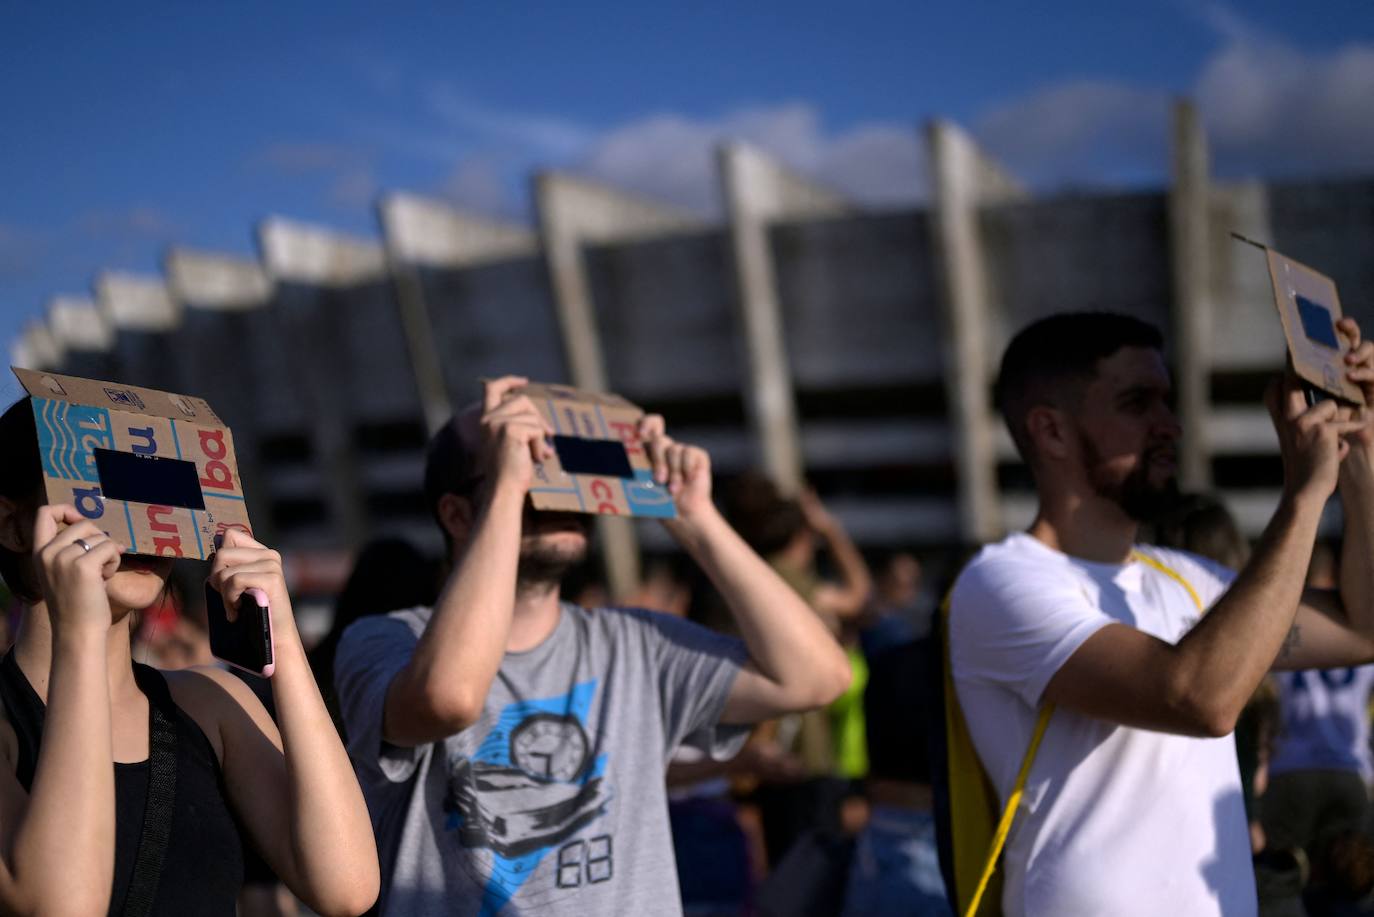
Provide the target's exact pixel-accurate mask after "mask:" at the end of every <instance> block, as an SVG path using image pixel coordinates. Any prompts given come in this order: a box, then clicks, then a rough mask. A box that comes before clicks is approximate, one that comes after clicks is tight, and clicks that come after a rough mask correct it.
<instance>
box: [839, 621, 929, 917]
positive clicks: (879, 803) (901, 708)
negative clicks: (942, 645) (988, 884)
mask: <svg viewBox="0 0 1374 917" xmlns="http://www.w3.org/2000/svg"><path fill="white" fill-rule="evenodd" d="M937 653H938V650H937V648H936V647H935V646H934V645H933V638H932V637H930V636H926V637H923V638H921V639H920V640H912V641H908V642H906V643H903V644H900V645H898V646H894V647H890V648H888V649H885V650H882V651H881V652H879V653H877V654H876V655H874V656H873V657H872V658H871V659H870V660H869V677H868V689H867V690H866V691H865V692H864V699H863V704H864V720H865V723H866V726H867V736H868V780H867V782H866V785H865V791H866V793H867V797H868V802H869V807H870V816H869V819H868V823H867V824H866V825H865V826H864V828H863V830H862V831H861V832H860V833H859V835H858V838H857V839H856V841H855V844H854V852H853V855H852V857H851V859H850V866H849V875H848V880H847V882H846V885H845V893H844V904H843V909H842V911H841V915H842V917H949V914H950V909H949V902H948V900H947V898H946V895H945V881H944V877H943V876H942V875H941V874H940V859H939V852H938V850H937V845H936V838H935V816H934V812H933V800H932V790H931V772H930V760H929V753H928V751H927V748H928V745H929V741H928V736H929V732H930V730H931V729H932V728H935V727H934V725H933V724H934V723H935V722H937V720H936V719H935V718H934V717H932V716H931V705H932V704H936V703H938V702H939V693H938V691H937V690H936V685H937V683H938V676H939V672H938V671H936V670H933V669H932V665H931V664H932V662H934V660H936V659H937V658H938V655H937Z"/></svg>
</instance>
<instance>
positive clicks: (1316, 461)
mask: <svg viewBox="0 0 1374 917" xmlns="http://www.w3.org/2000/svg"><path fill="white" fill-rule="evenodd" d="M1266 401H1267V404H1268V406H1269V409H1270V413H1271V415H1272V416H1273V418H1274V425H1275V428H1276V429H1277V431H1278V435H1279V447H1280V451H1281V452H1282V454H1283V465H1284V490H1283V496H1282V498H1281V499H1280V501H1279V507H1278V509H1277V510H1276V511H1275V513H1274V517H1273V519H1271V520H1270V522H1269V525H1268V527H1267V528H1266V529H1265V532H1264V535H1263V537H1262V538H1261V539H1260V544H1259V546H1258V547H1257V549H1256V550H1255V553H1254V554H1253V556H1252V557H1251V558H1250V561H1249V562H1248V563H1247V564H1246V565H1245V568H1244V569H1243V570H1242V571H1241V572H1240V575H1239V576H1237V578H1236V580H1235V582H1234V583H1233V584H1232V586H1231V588H1230V589H1228V590H1227V592H1226V594H1225V595H1224V596H1222V597H1221V599H1220V600H1218V601H1217V603H1216V605H1215V606H1214V607H1213V608H1212V609H1211V610H1210V611H1208V613H1207V614H1206V615H1204V616H1203V618H1202V620H1201V621H1200V622H1199V623H1198V624H1197V626H1195V627H1194V628H1193V629H1192V630H1191V631H1189V632H1188V634H1186V635H1185V636H1184V637H1183V638H1182V639H1181V640H1179V642H1178V643H1177V644H1169V643H1167V642H1165V641H1163V640H1160V639H1158V638H1156V637H1153V636H1151V635H1149V634H1146V633H1144V632H1142V631H1139V630H1136V629H1135V628H1132V627H1128V626H1126V625H1124V624H1109V625H1107V626H1106V627H1103V628H1102V629H1101V630H1099V631H1098V632H1097V633H1095V634H1093V635H1092V636H1091V637H1089V638H1088V639H1087V640H1085V641H1084V642H1083V645H1082V646H1080V647H1079V648H1078V649H1077V650H1075V651H1074V653H1073V655H1071V656H1070V657H1069V659H1068V660H1067V661H1066V662H1065V663H1064V665H1062V666H1061V667H1060V668H1059V670H1058V671H1057V672H1056V673H1055V675H1054V676H1053V677H1052V678H1051V679H1050V681H1049V683H1048V684H1047V685H1046V688H1045V692H1044V698H1045V700H1047V701H1049V702H1052V703H1055V704H1058V705H1061V706H1064V707H1067V708H1069V709H1072V710H1074V711H1076V712H1078V713H1082V714H1085V715H1087V716H1093V717H1098V718H1100V719H1105V720H1109V721H1112V722H1117V723H1121V724H1124V725H1128V726H1138V727H1142V728H1146V729H1156V730H1160V731H1163V732H1172V733H1179V734H1183V735H1206V736H1220V735H1226V734H1227V733H1229V732H1231V731H1232V730H1233V729H1234V728H1235V722H1236V718H1237V717H1239V715H1240V711H1241V709H1242V708H1243V707H1244V705H1245V702H1246V700H1248V699H1249V697H1250V694H1251V693H1252V692H1253V691H1254V689H1255V686H1256V685H1258V684H1259V682H1260V679H1262V678H1263V677H1264V674H1265V673H1266V672H1267V671H1268V670H1269V668H1270V667H1271V666H1272V665H1273V664H1274V660H1275V657H1277V656H1278V655H1279V653H1280V651H1281V649H1282V648H1283V645H1284V640H1285V638H1287V636H1288V634H1289V632H1290V629H1291V627H1292V625H1293V621H1294V616H1295V614H1296V612H1297V608H1298V604H1299V601H1300V600H1301V598H1302V595H1303V581H1304V578H1305V576H1306V573H1307V565H1308V562H1309V560H1310V558H1311V555H1312V545H1313V543H1314V542H1315V540H1316V537H1317V528H1318V524H1319V522H1320V520H1321V512H1322V507H1323V506H1324V505H1325V503H1326V500H1327V498H1328V497H1329V496H1330V495H1331V493H1332V491H1334V490H1335V487H1336V481H1337V475H1338V473H1339V470H1340V463H1341V459H1342V458H1343V457H1344V456H1345V453H1346V452H1347V450H1348V448H1349V447H1348V446H1347V445H1346V443H1345V442H1344V441H1343V439H1342V437H1343V436H1345V435H1348V434H1350V433H1352V432H1354V431H1356V430H1357V429H1360V428H1361V426H1362V424H1361V423H1360V422H1358V421H1353V420H1350V419H1349V418H1348V413H1347V412H1343V411H1342V410H1341V409H1339V408H1338V407H1337V405H1336V404H1335V403H1334V402H1331V401H1323V402H1320V403H1318V404H1317V405H1316V406H1314V407H1310V408H1308V407H1306V405H1305V403H1304V400H1303V394H1302V392H1301V390H1300V389H1299V388H1298V387H1297V386H1296V384H1295V382H1294V380H1292V379H1286V380H1285V383H1284V385H1283V386H1282V388H1281V390H1278V389H1277V388H1271V391H1270V394H1269V397H1268V398H1267V399H1266Z"/></svg>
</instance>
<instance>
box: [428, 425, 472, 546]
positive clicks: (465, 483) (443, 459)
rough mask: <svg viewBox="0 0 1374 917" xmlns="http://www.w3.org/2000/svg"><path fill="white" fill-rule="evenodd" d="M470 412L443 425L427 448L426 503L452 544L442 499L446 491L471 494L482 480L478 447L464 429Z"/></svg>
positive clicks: (446, 539)
mask: <svg viewBox="0 0 1374 917" xmlns="http://www.w3.org/2000/svg"><path fill="white" fill-rule="evenodd" d="M467 413H468V411H466V410H465V411H460V412H459V413H457V414H455V415H454V416H453V417H452V418H450V419H449V422H448V423H446V424H444V425H443V426H442V427H440V428H439V430H438V432H436V433H435V434H434V435H433V436H432V437H430V440H429V446H428V447H426V449H425V504H426V505H427V506H429V511H430V512H431V513H433V514H434V521H435V523H436V524H437V525H438V526H439V531H441V532H443V535H444V543H445V544H448V543H449V534H448V530H447V529H446V528H444V522H443V520H442V519H441V518H440V517H439V500H440V498H442V497H443V496H444V494H457V495H458V496H460V497H471V496H472V495H473V494H474V493H475V492H476V491H477V487H478V485H479V484H481V482H482V476H481V473H480V472H479V471H478V463H477V458H478V456H477V449H476V447H475V445H473V444H470V443H469V442H468V441H467V438H466V437H465V435H464V432H463V429H462V428H463V421H464V419H465V416H466V414H467Z"/></svg>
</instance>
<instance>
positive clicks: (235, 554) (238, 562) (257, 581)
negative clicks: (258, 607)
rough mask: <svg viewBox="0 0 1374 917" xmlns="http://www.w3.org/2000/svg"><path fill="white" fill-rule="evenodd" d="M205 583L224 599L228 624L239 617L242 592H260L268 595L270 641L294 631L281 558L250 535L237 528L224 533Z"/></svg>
mask: <svg viewBox="0 0 1374 917" xmlns="http://www.w3.org/2000/svg"><path fill="white" fill-rule="evenodd" d="M207 581H208V582H209V583H210V585H211V586H213V587H214V588H215V590H216V591H217V592H219V594H220V596H221V597H222V598H223V599H224V610H225V614H226V616H227V617H228V618H229V620H230V621H233V620H235V619H236V618H237V617H238V608H239V599H240V598H242V597H243V594H244V592H246V591H247V590H249V589H261V590H262V591H263V592H264V593H266V595H267V603H268V606H269V609H270V611H269V613H270V614H271V616H272V634H273V638H274V639H277V638H279V637H280V636H282V635H284V634H287V633H292V634H294V633H295V632H296V617H295V615H294V614H292V613H291V596H290V595H288V594H287V591H286V575H285V574H284V573H283V572H282V565H281V555H280V554H278V553H277V552H276V551H273V550H272V549H271V548H269V547H267V546H266V545H264V544H261V543H260V542H257V541H254V540H253V538H252V536H251V535H248V534H246V533H244V532H243V531H241V530H239V529H232V528H231V529H226V530H225V532H224V541H223V543H222V544H221V545H220V547H219V550H217V551H215V557H214V560H213V561H212V562H211V564H210V575H209V577H208V578H207Z"/></svg>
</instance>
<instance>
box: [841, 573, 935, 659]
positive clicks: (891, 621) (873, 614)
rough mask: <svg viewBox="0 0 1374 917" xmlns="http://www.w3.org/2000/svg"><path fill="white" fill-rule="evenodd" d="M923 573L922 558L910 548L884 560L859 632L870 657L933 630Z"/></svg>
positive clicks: (932, 609)
mask: <svg viewBox="0 0 1374 917" xmlns="http://www.w3.org/2000/svg"><path fill="white" fill-rule="evenodd" d="M921 574H922V571H921V562H920V561H919V560H917V559H916V555H914V554H912V553H911V552H910V551H894V552H893V553H891V554H889V555H888V557H887V560H886V561H884V562H883V564H882V567H881V572H880V573H879V574H878V578H877V581H876V583H875V588H874V590H873V597H872V599H871V601H870V602H869V609H868V612H867V614H866V615H865V616H864V621H863V629H862V630H861V631H860V632H859V643H860V645H861V646H862V647H863V651H864V655H865V656H867V657H868V658H870V659H872V658H873V657H874V656H877V655H879V654H880V653H882V652H883V651H884V650H887V649H891V648H893V647H897V646H902V645H904V644H907V643H910V642H911V641H912V640H919V639H920V638H922V637H924V636H926V635H927V634H929V633H930V627H931V623H932V612H933V611H934V608H933V607H932V606H931V605H930V604H928V603H926V604H923V603H922V596H921Z"/></svg>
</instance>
